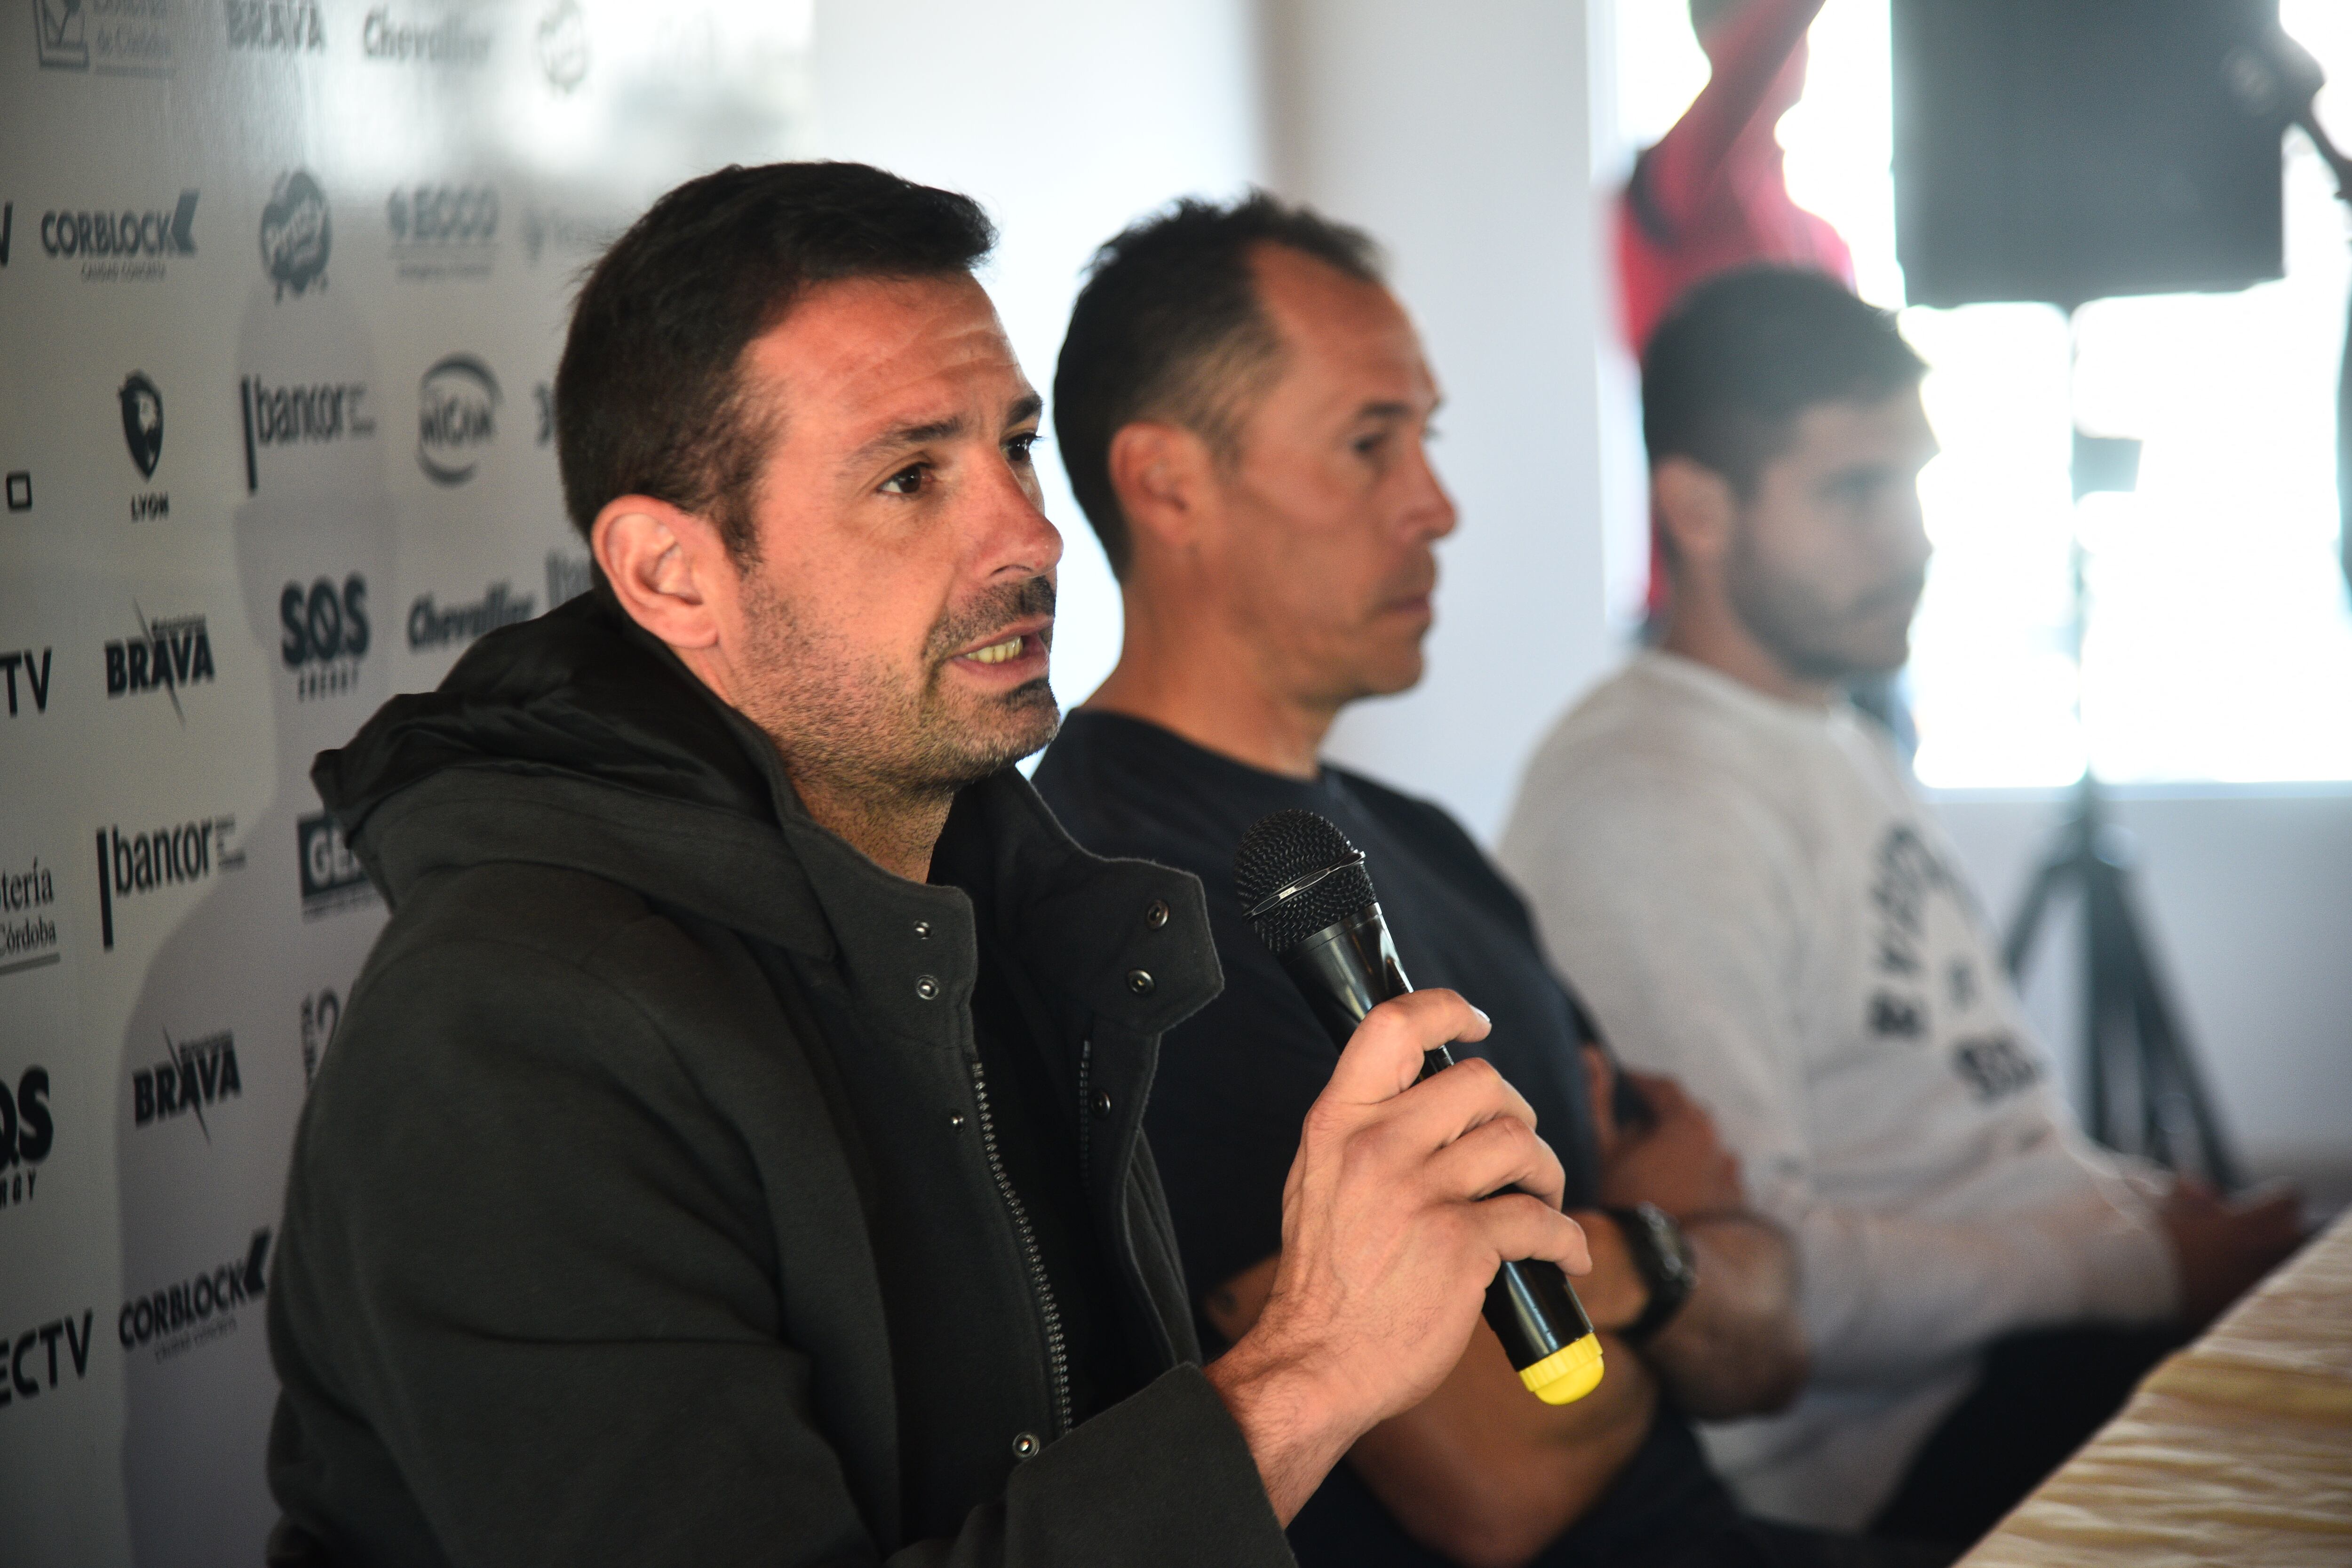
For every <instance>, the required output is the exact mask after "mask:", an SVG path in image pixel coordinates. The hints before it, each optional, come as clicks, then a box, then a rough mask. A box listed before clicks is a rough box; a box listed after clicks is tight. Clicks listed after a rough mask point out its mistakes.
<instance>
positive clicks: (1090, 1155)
mask: <svg viewBox="0 0 2352 1568" xmlns="http://www.w3.org/2000/svg"><path fill="white" fill-rule="evenodd" d="M1094 1066H1095V1037H1093V1036H1092V1035H1088V1036H1087V1037H1086V1038H1085V1039H1083V1040H1081V1041H1079V1042H1078V1191H1080V1192H1082V1193H1084V1194H1087V1196H1088V1197H1092V1196H1093V1195H1094V1191H1095V1179H1094V1170H1095V1166H1094V1125H1095V1120H1094V1110H1095V1105H1094V1097H1093V1096H1092V1095H1090V1094H1088V1093H1087V1087H1088V1085H1089V1083H1090V1081H1091V1080H1092V1079H1093V1077H1094Z"/></svg>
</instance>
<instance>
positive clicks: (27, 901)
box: [0, 855, 63, 1202]
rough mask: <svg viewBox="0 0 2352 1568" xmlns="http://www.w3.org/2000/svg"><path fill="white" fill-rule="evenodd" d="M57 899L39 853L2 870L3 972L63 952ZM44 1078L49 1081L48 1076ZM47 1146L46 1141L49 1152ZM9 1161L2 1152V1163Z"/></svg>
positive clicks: (43, 963) (41, 963)
mask: <svg viewBox="0 0 2352 1568" xmlns="http://www.w3.org/2000/svg"><path fill="white" fill-rule="evenodd" d="M57 901H58V888H57V879H55V878H54V877H52V876H50V874H49V868H47V866H44V865H42V864H41V858H40V857H39V856H37V855H36V856H35V857H33V868H32V869H31V870H29V871H9V872H6V873H5V874H0V975H5V974H15V973H19V972H21V971H23V970H27V969H41V968H45V967H47V965H49V964H52V963H57V962H58V959H59V958H60V957H62V956H63V955H62V954H61V953H60V952H58V928H57V922H56V921H52V920H50V919H49V910H51V909H53V908H55V907H56V905H57ZM41 1081H42V1082H43V1083H44V1084H46V1083H47V1081H48V1079H47V1076H46V1075H44V1076H43V1078H42V1080H41ZM0 1143H5V1141H0ZM43 1150H44V1152H47V1145H46V1144H44V1145H43ZM5 1163H7V1162H6V1159H5V1154H0V1165H5ZM5 1201H6V1194H0V1202H5Z"/></svg>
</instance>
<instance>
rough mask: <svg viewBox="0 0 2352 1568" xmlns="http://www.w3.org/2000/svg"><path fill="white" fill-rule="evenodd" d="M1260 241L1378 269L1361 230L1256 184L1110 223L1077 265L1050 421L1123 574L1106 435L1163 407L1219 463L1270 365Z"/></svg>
mask: <svg viewBox="0 0 2352 1568" xmlns="http://www.w3.org/2000/svg"><path fill="white" fill-rule="evenodd" d="M1262 245H1279V246H1286V247H1289V248H1290V249H1292V250H1296V251H1298V252H1300V253H1302V254H1304V255H1307V256H1310V257H1313V258H1315V259H1316V260H1318V261H1321V262H1324V263H1326V264H1328V265H1329V266H1331V267H1335V268H1339V270H1340V271H1341V272H1344V273H1346V274H1347V275H1348V276H1349V277H1350V278H1355V279H1361V280H1363V281H1365V282H1371V283H1377V282H1380V281H1381V263H1380V250H1379V247H1377V246H1375V245H1374V244H1373V243H1372V240H1371V238H1370V236H1368V235H1366V234H1364V233H1363V232H1362V231H1361V230H1360V229H1354V228H1350V227H1349V226H1347V225H1345V224H1339V223H1334V222H1332V221H1331V220H1330V219H1328V218H1327V217H1324V216H1321V215H1320V214H1318V213H1316V212H1314V211H1313V210H1311V209H1310V208H1307V207H1304V206H1293V205H1287V204H1286V203H1283V202H1280V201H1277V200H1276V199H1275V198H1274V197H1273V196H1270V195H1267V194H1266V193H1265V192H1264V191H1252V192H1251V193H1250V194H1249V195H1246V196H1244V197H1243V198H1242V199H1241V200H1239V201H1237V202H1234V203H1232V204H1230V205H1220V204H1218V203H1214V202H1204V201H1201V200H1198V199H1196V198H1193V197H1190V196H1187V197H1185V198H1184V199H1183V200H1181V201H1179V202H1177V203H1176V204H1175V205H1173V206H1171V207H1168V208H1166V209H1164V210H1163V211H1161V212H1159V213H1156V214H1154V215H1153V216H1150V217H1148V218H1145V219H1143V220H1142V221H1141V222H1139V223H1136V224H1134V225H1131V226H1129V227H1128V228H1126V229H1124V230H1122V231H1121V232H1120V233H1118V235H1116V236H1114V237H1112V238H1111V239H1109V240H1108V242H1106V243H1105V244H1104V246H1103V247H1102V248H1101V249H1100V250H1097V252H1095V258H1094V260H1093V262H1092V264H1091V265H1090V266H1089V267H1088V268H1087V281H1086V285H1085V287H1083V288H1082V289H1079V290H1078V300H1077V303H1076V306H1075V307H1073V308H1072V310H1071V311H1070V328H1069V331H1068V334H1067V335H1066V336H1065V337H1064V338H1063V340H1062V354H1061V359H1060V361H1059V363H1056V364H1055V369H1054V434H1055V442H1056V444H1057V445H1058V446H1059V447H1061V449H1062V466H1063V468H1065V469H1066V470H1067V472H1068V473H1069V476H1070V490H1071V493H1073V494H1074V495H1076V497H1077V500H1078V505H1079V507H1080V508H1082V509H1083V510H1085V512H1086V514H1087V521H1088V522H1090V523H1092V524H1093V525H1094V530H1095V534H1096V536H1097V538H1099V539H1100V540H1101V541H1102V547H1103V553H1104V554H1105V555H1107V556H1108V557H1109V558H1110V567H1111V570H1112V571H1113V572H1115V573H1117V574H1119V575H1120V576H1122V577H1123V576H1125V575H1126V574H1127V567H1128V563H1129V560H1130V559H1131V558H1132V557H1133V555H1134V542H1133V539H1132V537H1131V536H1130V534H1129V530H1128V521H1127V514H1126V513H1125V512H1124V511H1122V510H1120V509H1119V504H1118V491H1117V490H1116V489H1114V488H1113V486H1112V484H1111V478H1110V443H1111V438H1112V437H1115V436H1117V435H1118V432H1119V430H1120V429H1121V428H1122V427H1123V426H1129V425H1132V424H1134V423H1135V422H1136V421H1137V420H1139V419H1162V420H1166V421H1167V422H1168V423H1170V424H1171V425H1176V426H1181V427H1182V428H1184V429H1187V430H1190V431H1192V433H1193V434H1194V435H1196V436H1198V437H1201V438H1202V440H1203V441H1205V442H1207V443H1208V445H1209V447H1210V448H1211V449H1212V450H1213V452H1215V453H1216V455H1217V456H1218V458H1219V459H1220V460H1222V461H1224V462H1226V463H1229V464H1230V463H1231V462H1233V461H1234V459H1235V458H1237V457H1238V455H1239V452H1240V435H1241V425H1242V421H1243V420H1244V418H1245V417H1246V416H1247V415H1248V412H1249V409H1250V407H1251V405H1252V404H1253V402H1254V400H1255V395H1256V394H1257V393H1258V392H1260V391H1262V390H1263V389H1264V388H1265V385H1266V384H1267V383H1268V382H1269V381H1270V380H1271V379H1272V376H1273V374H1275V373H1276V372H1277V371H1278V370H1279V368H1280V366H1281V363H1282V344H1281V342H1280V341H1279V339H1278V338H1277V337H1276V333H1275V330H1274V324H1273V323H1272V322H1271V321H1268V320H1267V319H1266V314H1265V306H1264V304H1263V302H1262V301H1260V300H1259V299H1258V293H1257V280H1256V279H1255V276H1254V275H1253V273H1252V272H1251V269H1250V263H1251V257H1252V255H1253V253H1254V252H1255V250H1256V248H1257V247H1259V246H1262Z"/></svg>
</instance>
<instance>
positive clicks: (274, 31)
mask: <svg viewBox="0 0 2352 1568" xmlns="http://www.w3.org/2000/svg"><path fill="white" fill-rule="evenodd" d="M222 9H223V13H224V15H225V16H226V18H227V20H228V47H230V48H232V49H277V50H280V51H282V52H284V53H287V54H297V53H299V52H301V51H302V50H305V49H308V50H310V52H312V53H314V54H315V53H317V52H318V51H320V50H321V49H323V48H325V47H327V36H326V33H325V31H324V30H323V29H322V28H321V27H320V25H319V7H318V5H317V4H316V3H315V0H223V5H222Z"/></svg>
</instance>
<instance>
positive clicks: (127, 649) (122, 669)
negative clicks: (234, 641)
mask: <svg viewBox="0 0 2352 1568" xmlns="http://www.w3.org/2000/svg"><path fill="white" fill-rule="evenodd" d="M131 609H132V612H133V613H134V614H136V613H137V611H138V606H137V605H132V606H131ZM216 674H217V672H216V671H215V669H214V668H213V639H212V634H211V633H210V632H209V631H207V630H205V618H204V616H179V617H177V618H176V619H173V620H153V621H151V620H149V619H148V618H147V617H146V616H143V615H141V616H139V635H138V636H137V637H125V638H121V639H118V640H116V641H113V642H110V643H108V644H107V645H106V695H107V697H108V698H109V700H111V699H114V698H117V697H127V696H130V695H131V694H132V693H134V692H141V691H161V692H163V694H164V695H165V696H167V697H169V698H170V699H171V700H172V711H173V712H174V713H176V714H178V715H179V718H180V722H181V723H183V724H185V723H186V722H187V721H188V715H187V710H185V709H184V708H182V707H181V706H180V689H181V688H182V687H184V686H204V685H208V684H210V683H211V682H212V681H213V680H214V679H215V677H216Z"/></svg>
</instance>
